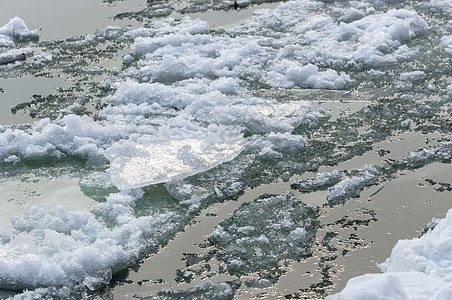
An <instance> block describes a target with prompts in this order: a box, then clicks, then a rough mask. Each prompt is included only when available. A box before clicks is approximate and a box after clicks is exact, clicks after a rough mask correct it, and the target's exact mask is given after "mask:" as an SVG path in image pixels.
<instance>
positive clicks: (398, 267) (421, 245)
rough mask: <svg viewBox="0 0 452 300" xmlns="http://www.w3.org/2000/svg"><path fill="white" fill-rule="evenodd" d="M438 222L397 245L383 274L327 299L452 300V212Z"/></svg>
mask: <svg viewBox="0 0 452 300" xmlns="http://www.w3.org/2000/svg"><path fill="white" fill-rule="evenodd" d="M435 221H436V222H437V225H436V226H435V228H433V229H432V230H430V231H428V232H427V233H425V234H424V235H423V236H422V237H420V238H414V239H412V240H399V241H398V242H397V244H396V245H395V247H394V248H393V249H392V252H391V256H390V257H389V258H388V259H387V260H386V261H385V262H384V263H382V264H381V265H379V267H380V268H381V269H382V270H383V271H384V273H383V274H366V275H362V276H359V277H355V278H353V279H351V280H349V281H348V283H347V286H346V287H345V288H344V290H343V291H342V292H340V293H338V294H336V295H332V296H329V297H327V299H328V300H346V299H444V300H445V299H451V298H452V267H451V258H450V255H451V253H452V246H451V245H452V243H451V238H452V210H449V212H448V213H447V215H446V217H445V218H444V219H441V220H435ZM364 286H365V287H366V288H363V287H364Z"/></svg>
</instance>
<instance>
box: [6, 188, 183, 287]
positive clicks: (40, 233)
mask: <svg viewBox="0 0 452 300" xmlns="http://www.w3.org/2000/svg"><path fill="white" fill-rule="evenodd" d="M142 196H143V192H142V191H141V190H133V191H130V190H129V191H128V192H121V193H117V194H111V195H109V196H108V197H107V200H106V202H103V203H99V204H98V205H96V206H94V208H93V212H95V214H94V213H92V212H86V211H85V212H75V211H67V210H65V209H64V208H63V207H62V206H58V207H57V208H56V209H55V210H54V211H50V210H48V209H46V208H43V207H36V206H35V207H32V208H31V209H30V210H29V212H28V213H27V214H24V215H21V216H17V217H14V218H13V220H12V225H13V227H14V229H15V231H14V232H11V233H9V234H8V235H7V236H6V235H5V234H3V235H4V236H5V237H6V238H5V239H2V243H1V244H0V285H1V286H2V287H3V288H7V289H14V290H22V289H30V288H36V287H42V288H45V287H52V288H53V290H48V289H38V290H37V291H36V292H37V293H38V294H39V293H44V294H47V292H49V293H50V294H52V293H56V294H58V293H63V294H64V289H67V291H66V293H73V292H76V291H77V289H78V288H79V289H80V290H81V291H84V289H88V290H95V289H98V288H99V287H101V286H102V285H105V284H107V283H108V282H109V281H110V280H111V276H112V274H113V273H114V272H116V271H118V270H121V269H124V268H126V267H127V266H128V265H130V264H133V263H135V262H136V260H137V259H139V258H140V257H141V256H142V255H143V254H145V253H147V252H148V251H155V250H156V249H157V248H158V247H159V245H160V244H161V243H162V242H164V241H166V240H167V239H168V238H169V236H171V235H172V234H173V232H174V231H175V230H176V229H175V228H176V227H177V225H176V222H175V220H176V219H177V218H178V216H177V214H176V213H174V212H168V213H161V214H157V215H154V216H144V217H135V215H134V214H133V207H134V206H135V201H136V199H138V198H140V197H142ZM99 216H101V217H100V218H99ZM107 220H108V223H110V224H114V226H113V227H110V226H109V225H108V224H107V223H106V222H107ZM55 289H56V290H55ZM46 291H47V292H46Z"/></svg>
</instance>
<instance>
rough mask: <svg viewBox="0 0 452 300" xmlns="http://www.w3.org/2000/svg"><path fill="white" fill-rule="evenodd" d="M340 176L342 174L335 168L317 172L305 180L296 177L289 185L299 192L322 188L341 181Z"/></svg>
mask: <svg viewBox="0 0 452 300" xmlns="http://www.w3.org/2000/svg"><path fill="white" fill-rule="evenodd" d="M342 177H343V174H342V173H341V172H339V171H338V170H337V169H336V170H333V171H332V172H324V173H317V174H316V175H315V176H313V177H309V178H308V179H305V180H301V179H298V180H297V181H295V182H293V183H292V184H291V187H292V188H294V189H297V190H299V191H301V192H311V191H316V190H323V189H327V188H329V187H330V186H333V185H335V184H336V183H338V182H339V181H341V179H342Z"/></svg>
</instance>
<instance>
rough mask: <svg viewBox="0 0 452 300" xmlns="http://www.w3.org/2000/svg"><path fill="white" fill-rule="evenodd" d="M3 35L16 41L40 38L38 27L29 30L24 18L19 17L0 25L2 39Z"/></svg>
mask: <svg viewBox="0 0 452 300" xmlns="http://www.w3.org/2000/svg"><path fill="white" fill-rule="evenodd" d="M2 36H3V38H4V37H9V38H11V39H13V40H15V41H26V40H37V39H38V38H39V36H38V31H37V30H36V29H33V30H29V29H28V27H27V25H25V22H24V20H22V19H21V18H19V17H14V18H12V19H11V20H9V22H8V23H7V24H6V25H4V26H2V27H0V41H1V38H2ZM0 45H1V44H0Z"/></svg>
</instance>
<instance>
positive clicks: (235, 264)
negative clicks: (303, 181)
mask: <svg viewBox="0 0 452 300" xmlns="http://www.w3.org/2000/svg"><path fill="white" fill-rule="evenodd" d="M316 218H317V217H316V213H315V211H314V209H313V208H312V207H311V206H309V205H305V204H303V203H301V202H300V201H298V200H297V199H296V197H295V196H294V195H293V194H291V193H286V194H280V195H263V196H261V197H260V198H258V199H256V200H254V201H252V202H248V203H244V204H242V205H241V206H240V207H239V208H238V209H237V210H236V211H234V213H233V215H232V216H231V217H230V218H229V219H226V220H223V221H222V222H220V224H219V225H218V226H217V227H216V228H215V230H214V231H213V233H212V235H211V237H209V241H210V242H211V243H212V245H214V246H215V249H216V258H217V259H218V260H220V261H222V262H224V263H225V264H226V268H227V271H228V273H229V274H231V275H236V276H242V275H246V274H252V273H255V272H258V273H259V274H260V276H261V279H262V280H264V281H266V282H267V283H270V284H272V283H274V281H275V280H277V278H279V276H280V275H281V272H282V270H280V269H279V265H280V264H281V262H283V261H287V260H291V259H292V260H299V259H301V258H303V257H305V256H308V255H310V254H311V253H312V252H311V251H312V250H311V246H312V243H313V242H314V237H315V234H316ZM250 284H252V283H250Z"/></svg>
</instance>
